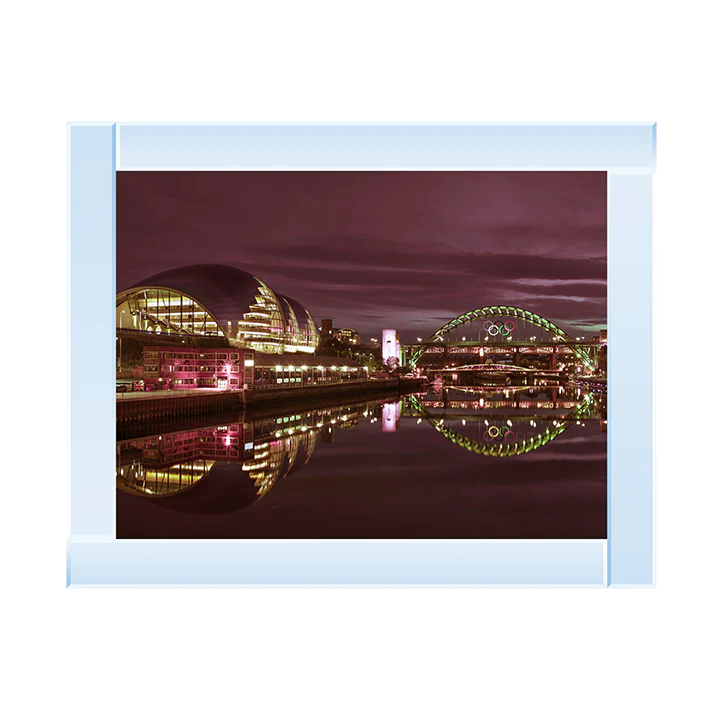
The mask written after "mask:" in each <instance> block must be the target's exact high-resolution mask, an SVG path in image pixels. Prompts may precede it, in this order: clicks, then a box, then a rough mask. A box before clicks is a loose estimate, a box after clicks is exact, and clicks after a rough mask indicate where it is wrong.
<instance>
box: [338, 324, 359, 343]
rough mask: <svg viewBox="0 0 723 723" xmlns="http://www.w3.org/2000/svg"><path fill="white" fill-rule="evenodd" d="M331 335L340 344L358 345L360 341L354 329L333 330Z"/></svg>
mask: <svg viewBox="0 0 723 723" xmlns="http://www.w3.org/2000/svg"><path fill="white" fill-rule="evenodd" d="M332 335H333V336H334V337H335V338H336V340H337V341H340V342H341V343H342V344H352V345H356V344H359V342H360V341H361V338H360V336H359V334H358V332H356V331H354V329H348V328H344V329H333V330H332Z"/></svg>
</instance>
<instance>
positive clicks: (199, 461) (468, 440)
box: [116, 387, 607, 514]
mask: <svg viewBox="0 0 723 723" xmlns="http://www.w3.org/2000/svg"><path fill="white" fill-rule="evenodd" d="M405 417H412V418H416V420H413V421H416V423H417V425H418V424H422V423H424V422H427V423H428V424H429V425H431V426H432V428H433V429H435V430H436V431H437V432H439V433H440V434H442V435H443V436H445V437H446V438H447V439H449V440H450V441H451V442H453V443H454V444H456V445H457V446H459V447H461V448H462V449H465V450H467V451H469V452H475V453H477V454H483V455H487V456H495V457H512V456H517V455H520V454H528V453H530V452H534V450H535V449H539V448H540V447H541V446H544V445H546V444H548V443H550V442H552V441H553V440H554V439H555V438H556V437H558V436H559V435H560V434H562V433H563V432H564V431H565V430H566V429H567V428H569V427H570V426H571V425H582V426H584V425H585V423H586V422H587V421H589V420H594V421H595V422H599V426H600V430H601V431H607V419H606V418H607V408H606V400H605V397H604V395H599V394H592V393H589V392H586V391H584V390H581V389H579V388H562V387H545V388H530V387H525V388H522V387H520V388H510V387H485V388H481V387H444V388H439V387H431V388H430V389H429V390H428V391H427V392H426V393H423V394H415V395H408V396H406V397H404V398H403V399H401V400H395V401H390V400H379V401H373V402H364V403H359V404H353V405H344V406H334V407H327V408H322V409H316V410H311V411H304V412H298V413H292V414H288V413H287V414H283V415H282V414H277V415H273V416H272V415H271V414H268V415H266V416H263V417H259V418H256V419H248V420H247V419H243V420H241V421H236V422H233V423H229V424H224V425H215V426H207V427H202V428H199V429H193V430H190V431H182V432H172V433H167V434H154V435H150V436H144V437H140V438H136V439H129V440H125V441H121V442H118V444H117V476H116V483H117V488H118V489H119V490H120V491H121V492H123V493H128V494H132V495H136V496H142V497H145V498H146V499H148V500H149V501H153V502H154V503H155V504H158V505H161V506H164V507H168V508H172V509H177V510H181V511H185V512H193V513H200V514H208V513H225V512H230V511H233V510H238V509H242V508H244V507H248V506H249V505H251V504H253V503H254V502H256V501H257V500H259V499H261V498H263V497H264V496H265V495H266V494H267V493H268V492H269V490H271V488H272V487H273V486H274V485H275V484H276V483H277V482H278V481H279V480H281V479H284V478H285V477H288V476H290V475H292V474H294V472H296V471H297V470H299V469H300V468H302V467H303V466H304V465H306V464H308V462H309V460H310V459H311V457H312V455H313V453H314V449H315V446H316V444H317V442H319V443H330V442H332V441H333V435H334V430H335V429H348V428H351V427H354V426H356V425H357V424H360V423H369V424H376V423H377V422H379V420H381V431H382V432H396V431H397V428H398V425H399V424H400V420H401V419H402V418H405Z"/></svg>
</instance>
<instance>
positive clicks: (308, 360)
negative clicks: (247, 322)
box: [143, 346, 369, 391]
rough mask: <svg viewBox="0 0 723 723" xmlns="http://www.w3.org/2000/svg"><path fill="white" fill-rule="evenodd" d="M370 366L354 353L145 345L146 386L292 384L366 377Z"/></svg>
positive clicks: (180, 388) (158, 388)
mask: <svg viewBox="0 0 723 723" xmlns="http://www.w3.org/2000/svg"><path fill="white" fill-rule="evenodd" d="M368 377H369V368H368V367H367V366H362V365H361V364H360V363H358V362H355V361H353V360H350V359H344V360H341V359H338V358H336V357H318V356H299V355H298V354H282V355H280V356H279V355H278V354H263V353H256V352H254V351H251V350H241V349H236V348H233V347H231V348H229V347H221V348H208V347H201V348H195V347H185V346H184V347H175V348H169V347H158V346H147V347H144V348H143V388H144V389H145V391H170V390H175V391H187V390H190V389H221V390H230V391H234V390H235V391H240V390H242V389H289V388H292V387H299V386H321V385H324V384H340V383H344V382H353V381H361V380H364V379H367V378H368Z"/></svg>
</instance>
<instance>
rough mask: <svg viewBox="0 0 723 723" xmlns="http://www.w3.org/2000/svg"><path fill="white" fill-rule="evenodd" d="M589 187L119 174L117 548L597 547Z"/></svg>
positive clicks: (596, 383)
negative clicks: (346, 542) (348, 542)
mask: <svg viewBox="0 0 723 723" xmlns="http://www.w3.org/2000/svg"><path fill="white" fill-rule="evenodd" d="M606 186H607V175H606V173H605V172H455V171H449V172H447V171H434V172H416V171H415V172H404V171H384V172H382V171H364V172H357V171H344V172H319V171H313V172H311V171H310V172H303V171H302V172H299V171H294V172H286V171H269V172H266V171H253V172H236V171H232V172H196V171H194V172H188V171H174V172H147V171H119V172H117V174H116V188H117V209H116V219H117V229H116V254H117V257H116V272H117V277H116V334H115V336H116V342H115V343H116V355H115V361H116V370H115V371H116V536H117V538H118V539H287V540H288V539H299V540H305V539H527V540H530V539H603V538H605V537H606V534H607V533H606V529H607V512H608V511H607V426H608V424H607V227H606V215H607V198H606Z"/></svg>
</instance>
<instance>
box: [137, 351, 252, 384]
mask: <svg viewBox="0 0 723 723" xmlns="http://www.w3.org/2000/svg"><path fill="white" fill-rule="evenodd" d="M253 367H254V353H253V352H252V351H243V350H241V349H233V348H227V347H224V348H219V349H196V348H189V347H185V346H184V347H178V348H168V347H144V349H143V387H144V389H145V390H146V391H156V390H158V391H161V390H162V391H171V390H174V391H185V390H188V389H222V390H229V389H230V390H240V389H243V388H244V385H246V386H249V384H252V383H253Z"/></svg>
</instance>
